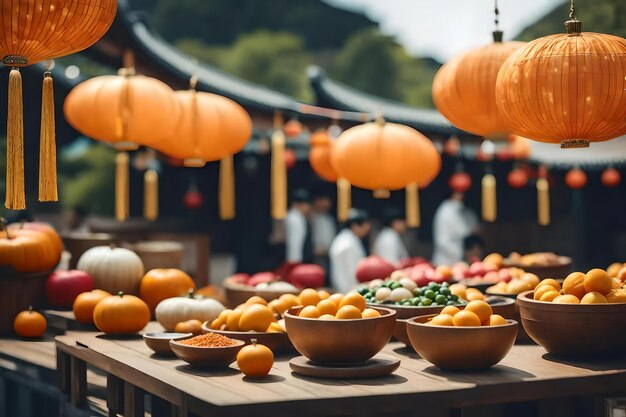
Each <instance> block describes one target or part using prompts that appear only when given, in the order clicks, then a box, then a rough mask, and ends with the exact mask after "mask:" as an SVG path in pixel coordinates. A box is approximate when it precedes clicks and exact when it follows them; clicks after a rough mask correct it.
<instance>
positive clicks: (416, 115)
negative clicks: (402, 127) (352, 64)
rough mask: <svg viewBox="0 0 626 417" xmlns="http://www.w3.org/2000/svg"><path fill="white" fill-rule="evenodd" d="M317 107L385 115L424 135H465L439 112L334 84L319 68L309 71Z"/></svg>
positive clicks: (337, 83) (336, 82)
mask: <svg viewBox="0 0 626 417" xmlns="http://www.w3.org/2000/svg"><path fill="white" fill-rule="evenodd" d="M308 75H309V80H310V82H311V87H312V88H313V91H314V92H315V96H316V98H317V104H318V105H320V106H327V107H333V108H336V109H339V110H346V111H358V112H366V113H372V114H378V113H382V115H383V116H384V117H385V119H386V120H388V121H390V122H395V123H402V124H406V125H409V126H412V127H414V128H415V129H417V130H419V131H421V132H424V133H436V134H440V135H448V136H449V135H458V134H464V133H465V132H463V131H461V130H459V129H457V128H456V127H454V126H453V125H452V124H451V123H450V122H448V121H447V120H446V119H445V118H444V117H443V116H442V115H441V113H439V112H438V111H437V110H430V109H418V108H415V107H411V106H407V105H405V104H402V103H398V102H396V101H392V100H387V99H383V98H380V97H375V96H372V95H370V94H367V93H364V92H362V91H359V90H356V89H354V88H352V87H349V86H347V85H345V84H342V83H340V82H338V81H334V80H332V79H330V78H328V76H327V75H326V73H325V71H324V70H323V69H321V68H319V67H310V68H309V69H308Z"/></svg>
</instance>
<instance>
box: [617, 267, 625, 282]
mask: <svg viewBox="0 0 626 417" xmlns="http://www.w3.org/2000/svg"><path fill="white" fill-rule="evenodd" d="M617 278H619V280H620V281H622V282H624V281H626V266H625V267H623V268H622V269H620V270H619V272H618V273H617Z"/></svg>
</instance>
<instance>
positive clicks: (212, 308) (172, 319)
mask: <svg viewBox="0 0 626 417" xmlns="http://www.w3.org/2000/svg"><path fill="white" fill-rule="evenodd" d="M224 309H225V307H224V306H223V305H222V303H220V302H219V301H217V300H214V299H212V298H193V297H189V296H188V297H173V298H168V299H165V300H163V301H161V302H160V303H159V305H157V306H156V309H155V310H154V314H155V316H156V319H157V321H158V322H159V324H160V325H161V326H163V328H164V329H165V330H166V331H168V332H171V331H173V330H174V327H176V323H180V322H181V321H187V320H200V321H201V322H203V323H204V322H205V321H208V322H209V323H210V322H212V321H213V320H215V319H216V318H217V316H219V315H220V313H221V312H222V311H224Z"/></svg>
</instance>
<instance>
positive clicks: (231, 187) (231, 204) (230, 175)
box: [219, 155, 235, 220]
mask: <svg viewBox="0 0 626 417" xmlns="http://www.w3.org/2000/svg"><path fill="white" fill-rule="evenodd" d="M219 210H220V219H222V220H232V219H234V218H235V169H234V166H233V156H232V155H228V156H227V157H225V158H223V159H222V160H221V161H220V183H219Z"/></svg>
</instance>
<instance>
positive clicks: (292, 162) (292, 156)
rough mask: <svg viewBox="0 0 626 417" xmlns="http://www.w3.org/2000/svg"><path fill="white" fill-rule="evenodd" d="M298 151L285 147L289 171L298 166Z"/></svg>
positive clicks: (286, 163)
mask: <svg viewBox="0 0 626 417" xmlns="http://www.w3.org/2000/svg"><path fill="white" fill-rule="evenodd" d="M296 160H297V158H296V153H295V152H294V151H293V150H291V149H285V166H286V167H287V171H289V170H290V169H292V168H293V167H295V166H296Z"/></svg>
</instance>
